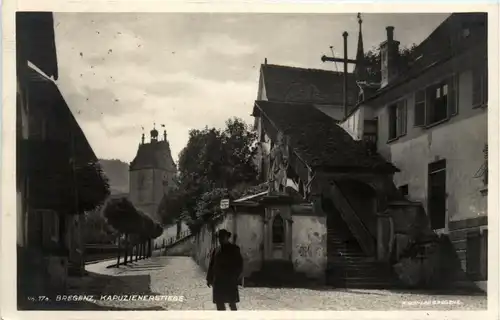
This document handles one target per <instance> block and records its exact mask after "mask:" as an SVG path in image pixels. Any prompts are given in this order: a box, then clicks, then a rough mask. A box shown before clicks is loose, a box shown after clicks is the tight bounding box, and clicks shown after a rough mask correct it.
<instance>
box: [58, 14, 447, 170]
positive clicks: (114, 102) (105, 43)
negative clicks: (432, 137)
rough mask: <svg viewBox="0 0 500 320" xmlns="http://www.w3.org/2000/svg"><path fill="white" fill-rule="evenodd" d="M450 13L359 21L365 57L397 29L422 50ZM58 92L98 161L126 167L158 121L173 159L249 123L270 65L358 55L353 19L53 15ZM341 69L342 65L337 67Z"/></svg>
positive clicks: (310, 65)
mask: <svg viewBox="0 0 500 320" xmlns="http://www.w3.org/2000/svg"><path fill="white" fill-rule="evenodd" d="M447 16H448V15H447V14H365V15H363V35H364V44H365V50H368V49H370V48H372V47H374V46H378V45H379V43H380V42H382V41H384V40H385V38H386V31H385V27H386V26H389V25H392V26H394V27H395V38H396V40H398V41H400V42H401V45H402V46H409V45H411V44H412V43H417V44H418V43H419V42H421V41H422V40H423V39H425V37H426V36H428V34H429V33H430V32H432V31H433V30H434V29H435V28H436V27H437V26H438V25H439V24H440V23H441V22H442V21H443V20H444V19H445V18H446V17H447ZM55 30H56V46H57V54H58V61H59V75H60V76H59V80H58V81H57V82H58V85H59V87H60V89H61V91H62V93H63V95H64V97H65V98H66V101H67V102H68V105H69V106H70V108H71V109H72V111H73V113H74V114H75V116H76V118H77V120H78V122H79V123H80V125H81V127H82V129H83V131H84V132H85V135H86V136H87V139H88V140H89V142H90V144H91V146H92V147H93V149H94V151H95V153H96V154H97V156H98V157H99V158H105V159H111V158H114V159H120V160H122V161H126V162H130V161H132V159H133V158H134V156H135V154H136V151H137V146H138V143H139V142H140V136H141V132H142V130H141V127H145V129H146V133H147V136H148V135H149V130H151V129H152V127H153V123H155V122H156V124H157V128H158V127H159V126H160V125H161V124H165V126H166V129H167V134H168V139H169V141H170V145H171V149H172V155H173V157H174V159H177V156H178V153H179V152H180V151H181V150H182V148H183V147H184V146H185V145H186V143H187V139H188V132H189V130H190V129H193V128H203V127H204V126H206V125H208V126H209V127H212V126H215V127H222V126H223V125H224V122H225V120H226V119H228V118H229V117H233V116H237V117H240V118H243V119H244V120H245V121H247V122H249V123H250V122H251V120H252V118H251V117H250V112H251V109H252V105H253V102H254V100H255V98H256V95H257V87H258V74H259V67H260V64H261V63H263V61H264V58H267V59H268V63H272V64H281V65H290V66H297V67H307V68H320V69H327V70H335V65H334V64H331V63H322V62H321V61H320V57H321V56H322V55H323V54H328V55H330V49H329V46H333V47H334V50H335V53H336V54H337V55H340V54H342V50H343V48H342V41H343V40H342V32H343V31H347V32H348V33H349V44H348V45H349V46H348V51H349V55H350V56H351V57H353V58H354V55H355V52H356V44H357V35H358V24H357V20H356V14H355V13H353V14H322V15H318V14H300V15H298V14H220V13H218V14H185V13H182V14H180V13H153V14H152V13H144V14H123V13H56V14H55ZM337 67H338V69H339V71H340V70H342V66H341V65H338V66H337Z"/></svg>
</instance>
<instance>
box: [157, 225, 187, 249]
mask: <svg viewBox="0 0 500 320" xmlns="http://www.w3.org/2000/svg"><path fill="white" fill-rule="evenodd" d="M190 235H191V231H190V230H189V229H188V230H184V231H182V232H180V233H179V234H178V235H175V236H173V237H170V238H167V239H164V240H163V242H162V244H161V246H160V248H159V249H164V248H166V247H168V246H170V245H172V244H174V243H176V242H179V241H181V240H182V239H185V238H186V237H188V236H190Z"/></svg>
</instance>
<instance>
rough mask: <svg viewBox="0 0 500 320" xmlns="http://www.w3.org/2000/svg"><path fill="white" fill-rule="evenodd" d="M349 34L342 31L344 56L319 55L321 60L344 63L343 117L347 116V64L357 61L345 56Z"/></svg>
mask: <svg viewBox="0 0 500 320" xmlns="http://www.w3.org/2000/svg"><path fill="white" fill-rule="evenodd" d="M348 36H349V34H348V33H347V32H346V31H344V33H342V37H344V57H343V58H337V57H327V56H325V55H324V56H322V57H321V61H323V62H342V63H343V64H344V97H343V98H344V99H343V102H344V117H347V90H348V81H347V75H348V73H347V65H348V64H349V63H351V64H356V63H357V60H354V59H349V58H348V57H347V37H348Z"/></svg>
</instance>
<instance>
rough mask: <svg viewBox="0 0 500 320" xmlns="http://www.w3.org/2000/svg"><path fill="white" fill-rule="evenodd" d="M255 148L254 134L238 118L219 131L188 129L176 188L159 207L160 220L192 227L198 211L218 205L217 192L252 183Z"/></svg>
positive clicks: (198, 216)
mask: <svg viewBox="0 0 500 320" xmlns="http://www.w3.org/2000/svg"><path fill="white" fill-rule="evenodd" d="M255 145H256V133H255V132H253V130H252V129H251V128H250V127H249V125H247V124H245V123H244V122H243V121H242V120H241V119H238V118H232V119H228V120H227V121H226V126H225V128H224V129H222V130H219V129H216V128H208V127H205V128H204V129H203V130H191V131H190V132H189V140H188V143H187V145H186V147H185V148H184V149H183V150H182V152H181V154H180V156H179V183H178V187H176V188H174V190H173V191H172V192H170V193H169V194H168V195H167V196H166V197H165V199H164V201H162V204H161V205H160V210H159V213H160V216H162V217H164V218H163V221H174V220H175V219H179V218H181V219H183V220H185V221H186V222H187V223H188V225H193V224H194V223H195V222H199V221H200V217H202V216H203V214H202V213H201V212H205V211H207V210H210V208H213V206H215V203H216V205H217V206H218V205H219V202H220V199H219V198H220V194H221V193H220V192H219V191H220V190H233V189H235V188H237V187H238V186H239V185H241V184H244V185H254V184H256V183H257V182H258V180H257V168H256V167H255V164H254V157H255V155H256V152H257V149H256V146H255ZM217 190H219V191H217ZM227 192H229V191H227ZM209 199H210V200H209Z"/></svg>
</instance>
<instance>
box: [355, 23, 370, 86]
mask: <svg viewBox="0 0 500 320" xmlns="http://www.w3.org/2000/svg"><path fill="white" fill-rule="evenodd" d="M358 24H359V35H358V50H357V52H356V66H355V67H354V75H355V77H356V81H366V80H368V79H367V78H368V72H367V70H366V62H365V50H364V48H363V31H362V26H361V25H362V24H363V20H362V19H361V13H358Z"/></svg>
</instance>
